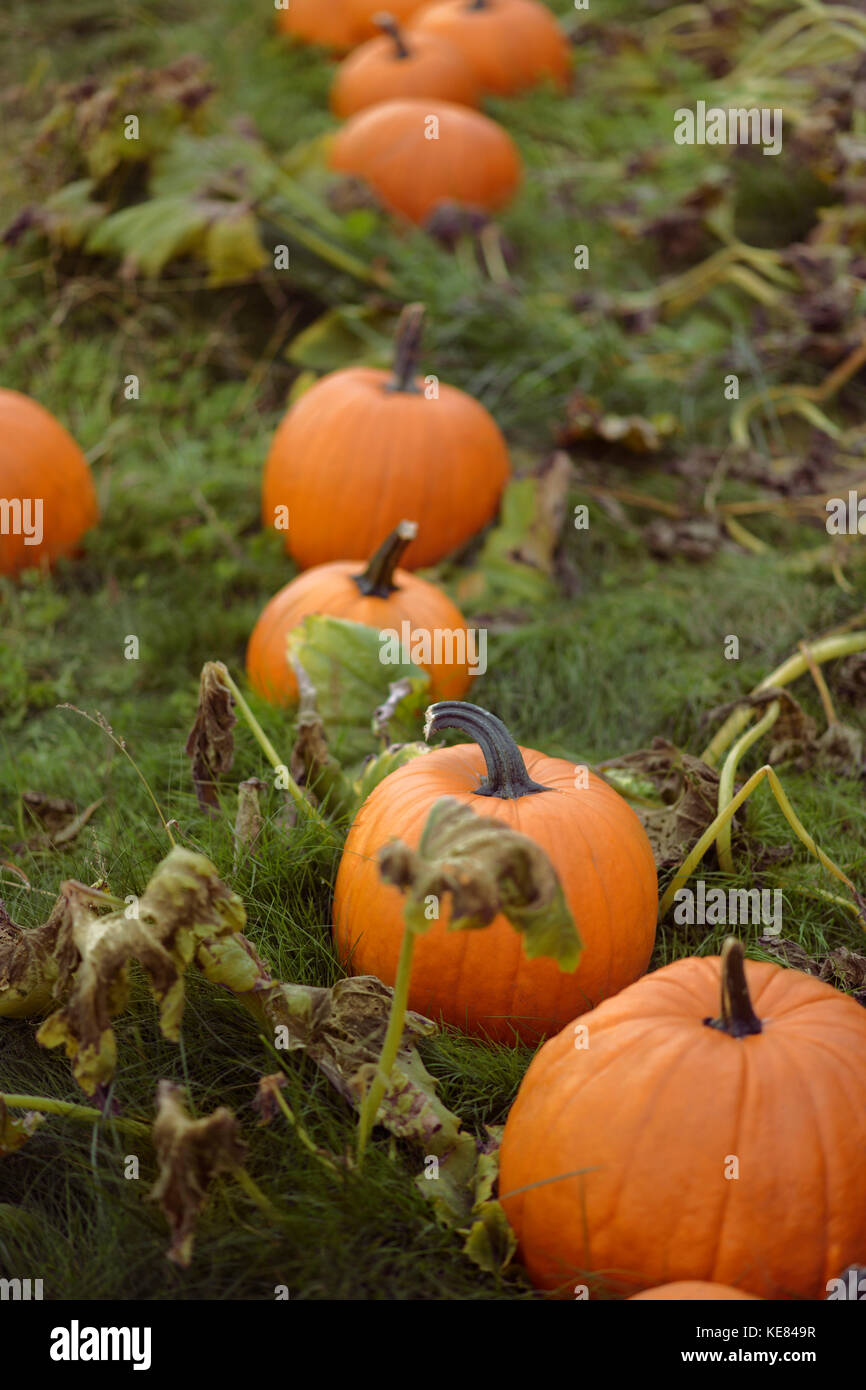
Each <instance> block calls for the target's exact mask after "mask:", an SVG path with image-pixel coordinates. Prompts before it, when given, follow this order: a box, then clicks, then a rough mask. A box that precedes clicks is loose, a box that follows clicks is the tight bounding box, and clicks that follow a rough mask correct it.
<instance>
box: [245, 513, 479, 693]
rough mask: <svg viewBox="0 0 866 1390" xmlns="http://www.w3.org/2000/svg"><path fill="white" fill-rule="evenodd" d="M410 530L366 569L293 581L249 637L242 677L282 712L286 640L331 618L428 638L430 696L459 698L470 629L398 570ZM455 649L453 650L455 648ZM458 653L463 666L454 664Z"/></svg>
mask: <svg viewBox="0 0 866 1390" xmlns="http://www.w3.org/2000/svg"><path fill="white" fill-rule="evenodd" d="M417 530H418V527H417V526H416V525H415V523H414V522H409V521H402V522H401V523H400V525H399V526H398V527H397V528H396V529H395V530H394V531H392V532H391V534H390V536H388V538H387V539H386V540H385V541H384V542H383V543H382V545H381V546H380V547H379V549H378V550H377V551H376V553H375V555H374V556H373V558H372V559H371V560H370V561H369V563H368V564H367V565H366V566H364V565H363V564H360V563H357V562H355V561H351V560H348V561H347V560H338V561H336V562H335V563H333V564H330V565H317V566H316V567H315V569H311V570H307V571H306V572H305V573H304V574H302V575H299V576H298V578H297V579H293V580H292V581H291V583H290V584H287V585H286V586H285V588H284V589H281V590H280V592H279V593H278V594H276V595H275V596H274V597H273V598H272V599H271V601H270V603H269V604H268V605H267V607H266V608H265V610H264V612H263V613H262V615H261V617H260V618H259V620H258V622H257V623H256V626H255V628H254V630H253V634H252V637H251V638H250V644H249V647H248V649H247V674H248V676H249V678H250V683H251V685H252V686H253V689H254V690H257V691H258V693H259V694H260V695H262V696H264V698H265V699H266V700H270V701H271V703H272V704H276V705H285V704H289V703H292V702H294V701H295V700H296V699H297V696H298V685H297V681H296V680H295V674H294V672H293V671H292V669H291V667H290V666H289V664H288V662H287V660H286V640H287V638H288V635H289V633H290V632H291V631H292V630H293V629H294V628H296V627H298V626H299V625H300V624H301V623H302V622H303V621H304V619H305V618H307V617H309V615H310V614H311V613H329V614H330V615H331V616H332V617H335V618H345V619H347V620H348V621H349V622H353V623H365V624H366V625H367V626H368V627H376V628H379V629H380V630H381V629H390V630H395V631H396V632H397V633H398V635H401V634H402V633H403V631H404V629H403V624H404V623H407V624H408V625H409V626H408V629H407V630H408V631H409V632H411V633H413V634H418V633H422V634H425V635H427V636H428V640H429V641H430V646H431V651H432V653H433V658H432V660H431V662H430V663H429V664H425V666H424V669H425V670H426V671H428V672H429V674H430V690H431V692H433V693H434V694H435V695H436V698H437V699H438V698H440V697H452V696H458V695H462V694H463V693H464V692H465V691H466V690H468V688H469V684H470V681H471V679H472V678H471V676H470V674H469V667H468V664H467V660H466V649H467V629H466V623H465V620H464V618H463V616H462V615H461V613H460V612H459V611H458V610H457V609H456V608H455V606H454V604H453V603H452V602H451V600H450V599H449V598H448V597H447V596H446V595H445V594H444V593H443V592H442V590H441V589H437V587H436V585H435V584H429V583H428V582H427V580H426V579H419V578H418V576H417V575H414V574H409V573H408V572H407V571H406V570H401V569H397V565H398V563H399V560H400V557H401V555H402V554H403V552H404V551H405V550H406V547H407V546H408V545H409V543H410V541H412V540H413V539H414V537H415V535H416V533H417ZM446 633H447V634H453V636H451V637H450V638H445V639H444V643H443V646H442V654H443V659H442V660H441V661H437V660H436V657H435V653H436V646H435V638H436V635H437V634H439V640H440V642H443V635H444V634H446ZM452 644H453V645H452ZM461 652H462V657H463V659H462V660H455V659H454V658H455V656H459V655H460V653H461Z"/></svg>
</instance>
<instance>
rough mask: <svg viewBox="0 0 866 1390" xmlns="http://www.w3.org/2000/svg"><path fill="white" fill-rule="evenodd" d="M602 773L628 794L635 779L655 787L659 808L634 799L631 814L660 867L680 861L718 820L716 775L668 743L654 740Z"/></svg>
mask: <svg viewBox="0 0 866 1390" xmlns="http://www.w3.org/2000/svg"><path fill="white" fill-rule="evenodd" d="M598 771H599V772H600V773H601V775H602V776H603V777H604V778H605V780H606V781H608V782H610V784H611V785H612V786H613V787H615V788H616V789H617V790H618V791H621V792H622V793H623V795H625V796H629V789H630V785H633V781H634V779H635V778H638V779H640V785H641V789H642V790H645V785H646V784H647V783H649V784H650V785H651V786H652V787H653V788H654V789H655V794H656V797H657V798H658V801H659V802H660V803H661V804H660V805H656V806H651V805H645V804H641V802H639V801H633V802H632V810H633V811H634V812H635V814H636V815H637V816H638V818H639V820H640V822H641V824H642V825H643V828H644V830H645V831H646V833H647V836H648V838H649V842H650V845H651V846H652V851H653V855H654V856H655V861H656V867H657V868H659V869H665V868H671V867H672V866H674V865H676V864H679V863H681V861H682V859H683V857H684V855H685V854H687V853H688V851H689V850H690V849H691V848H692V846H693V845H694V844H696V843H697V841H698V840H699V839H700V838H701V836H702V835H703V833H704V831H705V830H706V829H707V828H708V827H709V826H710V825H711V824H712V822H713V821H714V820H715V818H716V814H717V811H718V799H719V774H718V772H717V771H716V769H715V768H712V767H708V766H707V764H706V763H702V762H701V760H700V758H696V757H694V756H693V755H692V754H691V753H683V752H682V751H681V750H680V749H679V748H675V747H674V745H673V744H672V743H669V742H668V741H667V739H664V738H655V739H653V742H652V745H651V747H649V748H641V749H638V751H637V752H635V753H625V754H623V756H622V757H620V758H612V759H609V760H608V761H607V762H605V763H603V764H602V765H601V766H600V767H599V768H598ZM735 821H736V818H735Z"/></svg>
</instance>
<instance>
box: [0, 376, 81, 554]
mask: <svg viewBox="0 0 866 1390" xmlns="http://www.w3.org/2000/svg"><path fill="white" fill-rule="evenodd" d="M98 519H99V507H98V504H97V501H96V491H95V489H94V486H93V479H92V477H91V475H90V469H89V467H88V465H87V460H86V459H85V457H84V455H83V453H82V452H81V450H80V449H79V447H78V445H77V444H76V442H75V440H74V439H73V438H72V436H71V435H70V434H68V433H67V431H66V430H65V429H64V428H63V426H62V425H61V424H60V422H59V421H58V420H55V418H54V416H53V415H51V414H49V412H48V411H47V410H45V409H44V407H43V406H41V405H38V404H37V402H36V401H34V400H31V399H30V397H29V396H24V395H21V393H20V392H18V391H5V390H0V574H17V573H18V572H19V571H20V570H23V569H29V568H32V567H33V566H36V565H39V564H40V563H41V562H43V561H45V560H47V561H48V562H49V563H50V562H52V561H54V560H56V559H57V558H58V557H59V556H61V555H69V554H71V553H72V551H74V550H76V549H77V548H78V545H79V543H80V541H81V538H82V536H83V535H84V533H85V531H87V530H89V528H90V527H91V526H93V525H95V523H96V521H97V520H98Z"/></svg>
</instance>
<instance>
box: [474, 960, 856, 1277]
mask: <svg viewBox="0 0 866 1390" xmlns="http://www.w3.org/2000/svg"><path fill="white" fill-rule="evenodd" d="M720 999H721V1008H720ZM581 1022H582V1024H583V1025H584V1026H585V1028H586V1030H587V1031H586V1034H585V1035H584V1036H583V1037H580V1036H578V1035H576V1034H575V1032H574V1030H573V1029H571V1028H564V1029H563V1031H562V1032H561V1033H560V1034H559V1035H558V1036H557V1037H555V1038H553V1039H551V1041H550V1042H548V1043H547V1044H546V1045H545V1047H543V1048H542V1049H541V1051H540V1052H539V1053H538V1055H537V1056H536V1057H535V1059H534V1060H533V1062H532V1064H531V1066H530V1068H529V1071H528V1072H527V1074H526V1077H525V1078H524V1081H523V1084H522V1085H521V1087H520V1091H519V1092H518V1095H517V1099H516V1100H515V1102H514V1105H513V1107H512V1109H511V1113H510V1114H509V1116H508V1121H507V1124H506V1126H505V1133H504V1136H503V1140H502V1149H501V1153H500V1160H501V1166H500V1183H499V1191H500V1200H501V1201H502V1203H503V1205H504V1207H505V1210H506V1212H507V1214H508V1218H509V1220H510V1222H511V1224H512V1226H513V1228H514V1231H515V1234H516V1236H517V1239H518V1242H519V1245H520V1252H521V1258H522V1259H523V1262H524V1264H525V1265H526V1267H527V1269H528V1271H529V1273H530V1276H531V1277H532V1280H533V1282H534V1283H535V1284H536V1285H537V1286H538V1287H540V1288H543V1289H550V1290H564V1291H565V1292H566V1295H568V1291H569V1290H570V1289H571V1287H572V1285H573V1284H574V1283H576V1282H583V1283H586V1282H588V1277H589V1276H592V1275H593V1273H597V1275H598V1277H599V1278H602V1279H604V1280H605V1282H606V1283H607V1284H608V1285H609V1287H612V1288H615V1289H618V1291H620V1292H626V1293H632V1292H635V1291H639V1290H641V1289H646V1288H651V1287H653V1286H655V1285H658V1284H663V1283H667V1282H675V1281H678V1280H684V1279H685V1280H702V1281H709V1282H712V1283H721V1284H732V1285H735V1286H736V1287H737V1288H739V1289H742V1290H743V1291H744V1292H748V1293H753V1294H757V1295H758V1296H759V1297H760V1298H767V1299H797V1298H807V1299H821V1298H824V1297H825V1293H826V1287H827V1281H828V1279H830V1278H831V1277H832V1276H834V1275H836V1274H837V1273H838V1271H839V1270H840V1269H843V1268H844V1267H845V1266H846V1265H848V1264H851V1263H853V1262H856V1261H857V1260H862V1259H863V1254H864V1251H866V1163H864V1155H866V1009H864V1008H863V1007H862V1005H860V1004H857V1003H855V1001H854V1000H853V999H851V998H849V997H848V996H846V995H844V994H841V993H839V992H838V991H837V990H835V989H833V988H832V987H831V986H830V985H826V984H823V983H822V982H821V981H819V980H816V979H814V978H813V977H812V976H811V975H805V974H801V973H800V972H799V971H796V970H788V969H783V968H782V967H780V966H778V965H771V964H766V963H759V962H754V961H746V962H744V960H743V949H742V946H741V945H740V943H739V941H737V940H736V939H735V938H733V937H732V938H730V939H729V940H728V941H727V942H726V943H725V949H724V953H723V956H722V957H721V958H720V957H718V956H710V957H705V958H702V959H696V958H688V959H685V960H679V961H676V962H674V963H673V964H672V965H667V966H665V967H664V968H663V969H661V970H657V971H655V972H654V973H653V974H651V975H647V976H646V977H645V978H644V979H642V980H638V982H637V983H636V984H634V985H632V986H631V987H630V988H629V989H626V990H623V992H622V993H621V994H619V995H618V996H617V997H616V998H615V999H608V1000H606V1001H605V1002H604V1003H603V1004H601V1005H600V1006H599V1007H598V1008H597V1009H595V1010H594V1011H593V1012H592V1013H591V1014H587V1015H586V1016H585V1017H584V1018H583V1019H582V1020H581ZM584 1042H585V1046H583V1045H581V1044H582V1043H584Z"/></svg>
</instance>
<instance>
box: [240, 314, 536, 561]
mask: <svg viewBox="0 0 866 1390" xmlns="http://www.w3.org/2000/svg"><path fill="white" fill-rule="evenodd" d="M422 320H423V308H422V306H421V305H410V306H409V307H408V308H407V309H406V310H405V311H404V313H403V316H402V318H401V321H400V327H399V329H398V333H397V351H396V358H395V365H394V371H393V373H390V372H386V371H381V370H378V369H376V368H374V367H349V368H344V369H343V370H341V371H338V372H331V373H330V374H329V375H328V376H325V377H322V379H321V380H320V381H318V382H317V383H316V385H315V386H311V387H310V389H309V390H308V391H305V392H304V394H303V395H302V396H301V397H300V399H299V400H298V401H296V402H295V404H294V405H293V406H292V407H291V409H290V410H289V411H288V413H287V414H286V416H285V418H284V419H283V421H282V423H281V424H280V426H279V428H278V429H277V432H276V434H275V436H274V440H273V443H272V445H271V449H270V453H269V454H268V459H267V463H266V465H265V476H264V484H263V492H262V515H263V519H264V523H265V525H266V526H272V525H274V524H275V521H278V520H279V519H280V518H281V517H282V516H284V515H285V512H284V511H281V509H287V511H288V529H287V530H284V532H283V535H284V537H285V545H286V549H287V550H288V551H289V553H290V554H291V555H292V556H293V558H294V559H295V561H296V562H297V564H298V565H300V567H301V569H307V568H309V566H311V565H321V564H326V563H328V561H330V560H345V559H350V560H363V559H366V557H367V556H369V555H370V553H371V552H372V550H373V549H374V548H375V546H377V545H378V544H379V542H380V541H381V539H382V536H383V535H384V534H385V533H386V532H388V531H390V530H391V529H392V528H393V527H395V526H396V525H397V524H398V522H399V521H400V520H401V518H402V517H406V516H420V517H422V518H423V523H424V525H423V529H422V531H421V534H420V535H419V536H418V537H417V538H416V539H415V540H414V541H412V543H411V545H410V546H409V548H408V550H407V551H406V554H405V556H404V557H403V565H404V567H405V568H406V569H417V568H419V567H420V566H422V565H432V564H434V563H435V562H436V561H437V560H441V559H442V557H443V556H444V555H447V554H449V552H450V551H452V550H455V549H456V548H457V547H458V546H460V545H463V544H464V543H465V542H466V541H468V540H469V539H470V537H472V536H474V535H475V533H476V532H477V531H480V530H481V528H482V527H483V526H486V524H487V522H488V521H490V520H491V519H492V517H493V516H494V514H495V512H496V508H497V506H498V505H499V497H500V494H501V492H502V489H503V487H504V486H505V483H506V482H507V480H508V474H509V462H508V450H507V448H506V445H505V440H504V439H503V438H502V435H501V434H500V432H499V430H498V428H497V426H496V423H495V421H494V420H493V419H492V417H491V416H490V415H489V414H488V412H487V411H486V410H485V409H484V407H483V406H481V405H479V403H478V402H477V401H475V400H473V399H472V397H471V396H467V395H466V394H465V393H464V392H463V391H459V390H457V388H456V387H454V386H445V385H442V384H438V385H437V386H435V387H434V386H432V385H430V384H429V383H428V384H427V385H425V382H424V381H423V380H422V379H417V378H416V375H415V372H416V366H417V359H418V354H419V352H420V341H421V327H422Z"/></svg>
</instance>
